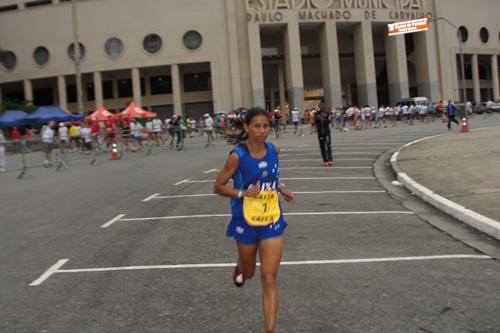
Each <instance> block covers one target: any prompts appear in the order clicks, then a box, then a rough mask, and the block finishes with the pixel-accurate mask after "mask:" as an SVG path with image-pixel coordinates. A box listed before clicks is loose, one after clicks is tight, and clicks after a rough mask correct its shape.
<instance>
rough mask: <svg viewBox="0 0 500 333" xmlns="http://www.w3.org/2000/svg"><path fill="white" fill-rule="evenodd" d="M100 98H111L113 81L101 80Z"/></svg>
mask: <svg viewBox="0 0 500 333" xmlns="http://www.w3.org/2000/svg"><path fill="white" fill-rule="evenodd" d="M102 98H104V99H113V81H102Z"/></svg>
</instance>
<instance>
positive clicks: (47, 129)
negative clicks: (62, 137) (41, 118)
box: [42, 121, 56, 168]
mask: <svg viewBox="0 0 500 333" xmlns="http://www.w3.org/2000/svg"><path fill="white" fill-rule="evenodd" d="M55 124H56V123H55V122H53V121H51V122H49V123H48V125H47V126H44V127H43V129H42V145H43V147H42V153H43V166H44V167H46V168H50V167H51V166H52V149H53V148H54V135H55V131H54V127H55Z"/></svg>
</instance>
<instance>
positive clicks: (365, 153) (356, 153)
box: [280, 151, 381, 160]
mask: <svg viewBox="0 0 500 333" xmlns="http://www.w3.org/2000/svg"><path fill="white" fill-rule="evenodd" d="M380 154H381V153H368V152H350V153H337V152H335V151H334V152H333V156H334V157H335V156H341V155H377V156H379V155H380ZM283 156H321V154H320V152H317V153H301V154H280V157H283ZM334 160H335V158H334Z"/></svg>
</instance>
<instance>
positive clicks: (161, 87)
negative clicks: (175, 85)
mask: <svg viewBox="0 0 500 333" xmlns="http://www.w3.org/2000/svg"><path fill="white" fill-rule="evenodd" d="M149 86H150V87H151V95H161V94H171V93H172V79H171V77H170V76H168V75H160V76H151V77H150V78H149Z"/></svg>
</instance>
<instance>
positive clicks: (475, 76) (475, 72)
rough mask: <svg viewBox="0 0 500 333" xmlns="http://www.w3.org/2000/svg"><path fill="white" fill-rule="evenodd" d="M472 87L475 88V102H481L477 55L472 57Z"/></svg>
mask: <svg viewBox="0 0 500 333" xmlns="http://www.w3.org/2000/svg"><path fill="white" fill-rule="evenodd" d="M471 58H472V61H471V65H472V85H473V88H474V101H475V102H476V103H479V102H481V87H480V84H479V61H478V56H477V54H473V55H472V57H471Z"/></svg>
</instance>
